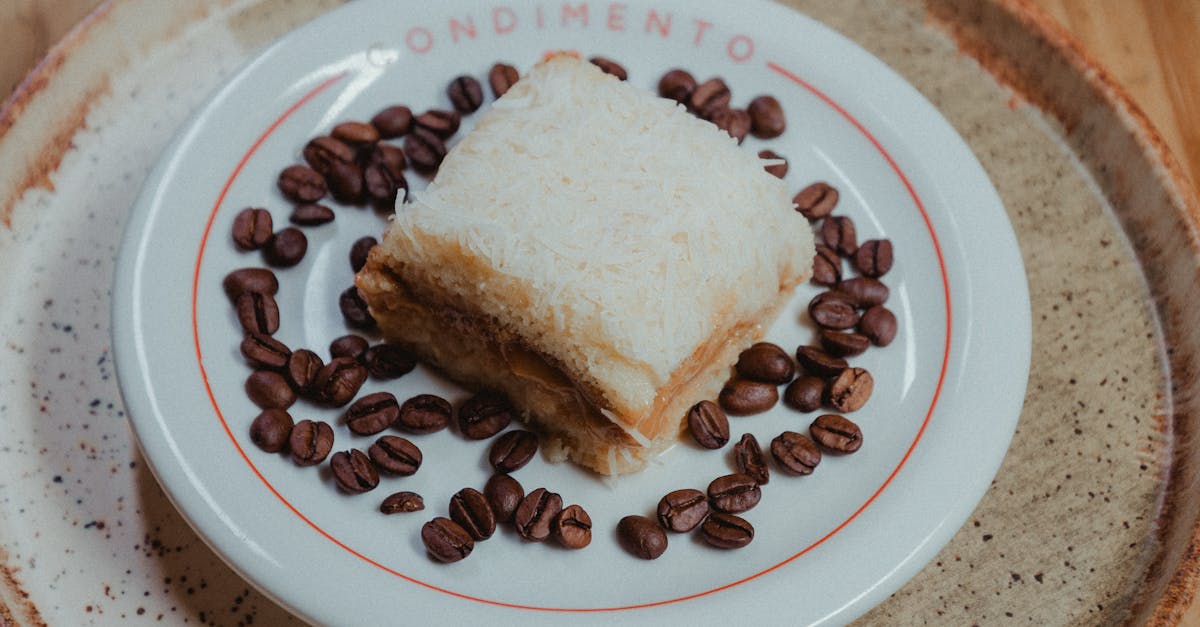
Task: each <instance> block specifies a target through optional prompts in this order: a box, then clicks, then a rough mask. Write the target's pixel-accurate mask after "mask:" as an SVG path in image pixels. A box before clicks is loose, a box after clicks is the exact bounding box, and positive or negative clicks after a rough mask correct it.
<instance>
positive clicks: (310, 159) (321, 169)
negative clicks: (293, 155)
mask: <svg viewBox="0 0 1200 627" xmlns="http://www.w3.org/2000/svg"><path fill="white" fill-rule="evenodd" d="M301 154H302V155H303V156H304V161H305V162H306V163H308V166H309V167H310V168H312V169H313V170H314V171H316V172H317V173H318V174H321V175H323V176H325V177H326V178H327V179H328V177H329V173H330V172H331V171H332V170H333V166H334V164H338V163H340V164H347V163H354V159H355V157H356V155H355V152H354V148H351V147H350V145H349V144H347V143H346V142H344V141H342V140H340V139H337V138H334V137H330V136H328V135H322V136H321V137H314V138H312V139H310V140H309V141H308V143H307V144H305V145H304V150H303V152H302V153H301Z"/></svg>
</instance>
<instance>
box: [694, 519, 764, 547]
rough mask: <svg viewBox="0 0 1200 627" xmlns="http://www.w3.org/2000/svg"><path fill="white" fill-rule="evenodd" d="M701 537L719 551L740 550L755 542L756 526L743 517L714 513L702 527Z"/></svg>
mask: <svg viewBox="0 0 1200 627" xmlns="http://www.w3.org/2000/svg"><path fill="white" fill-rule="evenodd" d="M700 537H701V538H703V539H704V541H705V542H707V543H708V544H709V545H711V546H714V547H716V548H718V549H740V548H742V547H744V546H746V545H747V544H750V541H751V540H754V526H753V525H751V524H750V523H749V522H747V521H746V519H744V518H742V517H741V516H735V515H733V514H726V513H724V512H713V513H712V514H711V515H710V516H709V517H708V518H707V519H705V521H704V524H703V525H700Z"/></svg>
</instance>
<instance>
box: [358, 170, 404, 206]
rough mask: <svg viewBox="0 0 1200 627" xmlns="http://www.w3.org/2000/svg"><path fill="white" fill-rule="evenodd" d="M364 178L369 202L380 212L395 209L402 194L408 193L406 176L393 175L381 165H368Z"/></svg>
mask: <svg viewBox="0 0 1200 627" xmlns="http://www.w3.org/2000/svg"><path fill="white" fill-rule="evenodd" d="M362 176H363V190H364V191H365V192H366V196H367V200H369V201H370V202H371V206H372V207H375V209H377V210H379V211H390V210H392V209H395V208H396V199H397V198H400V192H401V191H404V193H405V194H407V193H408V179H406V178H404V174H398V175H397V174H393V173H391V172H390V171H389V170H388V169H387V168H386V167H385V166H383V165H381V164H378V163H370V164H367V166H366V168H364V169H363V175H362Z"/></svg>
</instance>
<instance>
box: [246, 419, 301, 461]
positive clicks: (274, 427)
mask: <svg viewBox="0 0 1200 627" xmlns="http://www.w3.org/2000/svg"><path fill="white" fill-rule="evenodd" d="M292 425H293V423H292V416H291V414H289V413H287V412H286V411H284V410H282V409H264V410H263V412H262V413H261V414H259V415H258V416H256V417H255V418H254V422H251V423H250V441H251V442H254V443H255V444H256V445H258V448H260V449H262V450H264V451H266V452H268V453H278V452H279V451H282V450H283V449H285V448H287V443H288V438H289V437H291V435H292Z"/></svg>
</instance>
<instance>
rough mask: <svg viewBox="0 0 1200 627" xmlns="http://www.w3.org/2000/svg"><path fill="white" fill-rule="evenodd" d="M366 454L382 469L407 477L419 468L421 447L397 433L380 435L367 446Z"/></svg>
mask: <svg viewBox="0 0 1200 627" xmlns="http://www.w3.org/2000/svg"><path fill="white" fill-rule="evenodd" d="M367 456H368V457H370V458H371V461H372V462H374V463H375V465H376V466H377V467H378V468H379V469H380V470H382V471H384V472H386V473H389V474H393V475H400V476H402V477H407V476H409V475H411V474H414V473H416V472H417V470H419V469H420V468H421V460H422V456H421V449H419V448H417V445H416V444H413V443H412V442H410V441H408V440H407V439H405V438H402V437H400V436H398V435H385V436H381V437H380V438H379V439H378V440H375V443H374V444H372V445H371V446H370V447H369V448H367Z"/></svg>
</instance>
